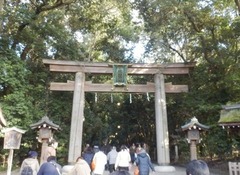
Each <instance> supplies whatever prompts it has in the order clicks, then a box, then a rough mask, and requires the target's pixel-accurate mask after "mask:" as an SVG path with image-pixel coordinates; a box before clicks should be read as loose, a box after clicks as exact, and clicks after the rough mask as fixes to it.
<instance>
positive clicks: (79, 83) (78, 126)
mask: <svg viewBox="0 0 240 175" xmlns="http://www.w3.org/2000/svg"><path fill="white" fill-rule="evenodd" d="M84 82H85V74H84V73H82V72H77V73H76V75H75V87H74V95H73V107H72V121H71V131H70V140H69V153H68V163H69V164H73V163H74V162H76V159H77V157H79V156H80V155H81V152H82V130H83V119H84V100H85V96H84Z"/></svg>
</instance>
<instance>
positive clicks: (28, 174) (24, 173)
mask: <svg viewBox="0 0 240 175" xmlns="http://www.w3.org/2000/svg"><path fill="white" fill-rule="evenodd" d="M32 174H33V170H32V168H31V167H30V166H25V167H24V168H23V170H22V172H21V175H32Z"/></svg>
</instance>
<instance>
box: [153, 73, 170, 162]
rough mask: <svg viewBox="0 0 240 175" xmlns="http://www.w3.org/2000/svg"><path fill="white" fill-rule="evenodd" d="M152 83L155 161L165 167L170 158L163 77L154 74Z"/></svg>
mask: <svg viewBox="0 0 240 175" xmlns="http://www.w3.org/2000/svg"><path fill="white" fill-rule="evenodd" d="M154 82H155V120H156V140H157V161H158V163H159V165H167V164H169V163H170V158H169V157H170V156H169V137H168V136H169V135H168V121H167V107H166V95H165V85H164V75H163V74H160V73H158V74H155V76H154Z"/></svg>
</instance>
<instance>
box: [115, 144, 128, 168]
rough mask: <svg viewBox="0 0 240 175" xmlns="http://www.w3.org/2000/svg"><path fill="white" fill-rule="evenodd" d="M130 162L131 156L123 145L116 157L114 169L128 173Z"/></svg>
mask: <svg viewBox="0 0 240 175" xmlns="http://www.w3.org/2000/svg"><path fill="white" fill-rule="evenodd" d="M130 162H131V156H130V153H129V150H128V148H127V147H126V146H125V145H122V146H121V150H120V151H119V152H118V155H117V159H116V163H115V169H116V170H117V169H118V170H119V171H129V166H130Z"/></svg>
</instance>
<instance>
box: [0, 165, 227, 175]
mask: <svg viewBox="0 0 240 175" xmlns="http://www.w3.org/2000/svg"><path fill="white" fill-rule="evenodd" d="M174 168H175V171H173V172H151V173H150V175H186V170H185V167H184V166H183V165H176V166H174ZM209 169H210V174H211V175H228V174H229V172H228V166H227V163H224V164H219V165H214V166H213V167H212V166H209ZM133 170H134V167H133V168H131V170H130V174H131V175H133ZM0 175H7V172H0ZM11 175H19V169H16V170H13V171H12V174H11ZM104 175H109V171H105V172H104Z"/></svg>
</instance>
